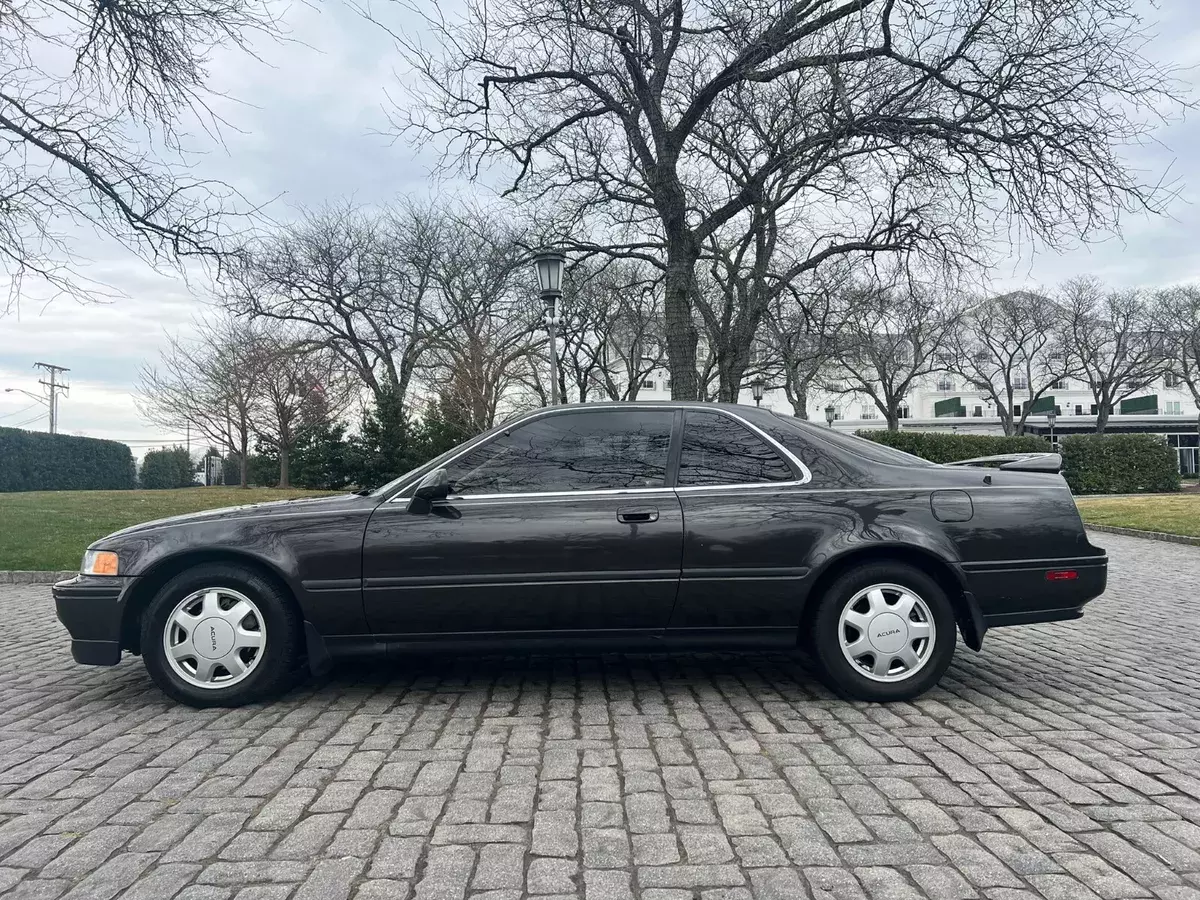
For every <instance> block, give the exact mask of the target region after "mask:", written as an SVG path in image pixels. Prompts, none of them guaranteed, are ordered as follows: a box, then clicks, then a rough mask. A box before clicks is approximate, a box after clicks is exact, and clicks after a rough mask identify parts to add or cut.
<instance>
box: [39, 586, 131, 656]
mask: <svg viewBox="0 0 1200 900" xmlns="http://www.w3.org/2000/svg"><path fill="white" fill-rule="evenodd" d="M134 580H135V579H133V578H126V577H120V576H118V577H101V576H92V575H76V576H75V577H74V578H72V579H70V580H68V581H60V582H59V583H58V584H56V585H54V588H53V594H54V608H55V611H56V612H57V614H58V621H60V622H62V623H63V625H64V626H66V629H67V631H68V632H69V633H70V635H71V655H72V656H73V657H74V658H75V661H76V662H77V663H82V664H83V665H87V666H115V665H116V664H117V663H118V662H119V661H120V659H121V618H122V615H123V614H124V612H125V600H126V597H127V596H128V594H129V589H130V587H132V585H133V582H134Z"/></svg>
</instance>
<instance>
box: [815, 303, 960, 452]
mask: <svg viewBox="0 0 1200 900" xmlns="http://www.w3.org/2000/svg"><path fill="white" fill-rule="evenodd" d="M842 302H843V303H844V304H845V308H846V310H847V312H846V320H845V322H844V323H843V326H842V329H841V334H840V335H839V337H838V340H837V342H836V346H835V350H834V354H833V356H834V361H835V368H834V374H835V376H836V377H837V379H839V381H840V384H841V386H840V389H839V390H838V392H839V393H842V394H851V393H862V394H865V395H866V396H867V397H869V398H870V399H871V400H872V401H873V402H874V404H875V406H876V407H877V408H878V409H879V411H880V412H881V413H883V417H884V418H885V419H886V420H887V427H888V429H889V430H890V431H896V430H898V429H899V428H900V409H901V407H902V406H903V404H904V402H905V398H906V397H907V396H908V394H909V392H910V391H911V389H912V386H913V385H914V384H915V383H917V382H918V381H919V380H920V379H922V378H924V377H925V376H927V375H929V374H931V373H932V372H934V371H936V370H937V368H938V356H939V354H940V353H941V352H942V351H943V350H944V349H945V348H946V347H947V345H948V343H949V341H950V336H951V334H952V330H953V328H954V327H955V323H956V322H957V318H958V312H957V310H956V308H955V304H954V303H953V302H952V301H951V300H950V299H948V298H946V297H944V296H942V295H941V294H940V293H939V292H937V291H936V290H932V289H930V288H927V287H924V286H922V285H919V284H916V283H913V282H912V281H908V282H901V283H898V284H881V283H879V282H866V283H862V284H859V285H856V286H852V287H851V288H850V289H849V290H848V291H847V292H846V295H845V297H844V298H843V300H842Z"/></svg>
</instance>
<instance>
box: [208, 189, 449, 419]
mask: <svg viewBox="0 0 1200 900" xmlns="http://www.w3.org/2000/svg"><path fill="white" fill-rule="evenodd" d="M442 248H443V239H442V235H441V221H440V213H438V212H436V211H434V210H433V209H432V208H429V207H424V206H420V205H418V204H415V203H405V204H402V205H401V206H400V207H398V208H397V209H394V210H391V211H389V212H386V213H375V212H368V211H366V210H362V209H359V208H356V207H354V206H353V205H351V204H347V203H344V204H340V205H335V206H329V207H325V208H324V209H321V210H318V211H316V212H305V213H304V214H303V215H302V216H301V218H300V221H299V222H297V223H295V224H294V225H291V226H288V227H285V228H283V229H281V230H280V231H279V232H278V233H276V234H274V235H271V236H268V237H266V238H264V239H262V240H259V241H257V242H256V243H254V244H253V245H251V246H250V247H248V248H247V250H246V251H245V253H244V254H243V256H242V259H241V261H240V263H239V265H238V266H237V267H236V269H235V270H233V271H232V272H231V275H230V277H229V278H228V279H226V282H225V285H224V297H223V299H224V303H225V306H226V308H227V309H230V310H231V311H233V312H235V313H238V314H240V315H244V316H249V317H251V318H255V319H267V320H275V321H277V322H283V323H286V324H288V325H290V326H294V327H298V328H300V329H302V330H303V332H304V333H305V335H306V336H307V339H308V340H309V341H310V343H311V344H312V345H313V346H320V347H324V348H327V349H328V350H329V351H331V352H332V353H334V354H336V355H337V356H338V357H339V358H340V359H341V360H342V362H343V363H344V364H345V366H346V367H347V368H348V369H349V370H350V371H352V372H354V373H355V374H356V375H357V377H358V379H359V381H360V382H361V383H362V385H363V386H364V387H365V388H367V389H368V390H370V391H371V393H372V394H373V395H374V396H375V397H376V399H378V398H379V397H380V396H382V395H383V394H387V393H390V392H395V394H396V395H397V396H399V397H400V398H401V399H402V400H403V399H404V397H405V396H406V394H407V392H408V389H409V386H410V383H411V381H412V377H413V372H414V371H415V369H416V367H417V364H418V361H419V360H420V358H421V354H422V352H423V351H424V349H425V344H424V343H423V341H422V338H423V336H424V333H425V326H426V322H425V317H426V314H427V311H426V306H427V304H428V302H429V297H430V290H431V284H432V280H433V267H434V265H435V262H436V261H437V258H438V256H439V254H440V253H441V250H442Z"/></svg>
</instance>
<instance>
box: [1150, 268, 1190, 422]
mask: <svg viewBox="0 0 1200 900" xmlns="http://www.w3.org/2000/svg"><path fill="white" fill-rule="evenodd" d="M1154 317H1155V319H1156V322H1157V325H1156V328H1155V330H1156V331H1157V332H1158V334H1159V335H1161V336H1162V340H1163V349H1164V352H1165V355H1166V364H1167V371H1168V372H1169V373H1170V374H1171V375H1172V376H1174V378H1176V379H1177V380H1178V381H1179V383H1180V384H1182V385H1184V386H1186V387H1187V389H1188V391H1189V393H1191V395H1192V402H1194V403H1195V404H1196V408H1197V409H1198V410H1200V287H1197V286H1196V285H1186V286H1183V287H1176V288H1169V289H1166V290H1162V291H1159V292H1158V293H1157V294H1156V296H1155V298H1154ZM1196 428H1197V430H1200V416H1198V417H1197V423H1196Z"/></svg>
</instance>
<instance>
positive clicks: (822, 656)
mask: <svg viewBox="0 0 1200 900" xmlns="http://www.w3.org/2000/svg"><path fill="white" fill-rule="evenodd" d="M880 584H889V585H898V586H900V587H903V588H905V589H907V590H909V591H911V592H912V593H914V594H915V595H916V596H917V597H919V598H920V599H921V600H923V601H924V602H925V605H926V606H927V607H928V609H929V613H930V617H931V619H932V622H933V625H934V630H933V639H932V641H931V643H932V647H931V648H930V650H929V654H928V656H927V657H925V658H924V663H923V664H922V665H920V667H919V668H917V669H916V670H915V671H914V672H913V673H912V674H911V675H909V676H908V677H906V678H904V679H903V680H897V681H887V682H885V681H877V680H874V679H873V678H871V677H870V676H869V675H867V674H865V672H864V671H863V670H862V669H860V668H859V667H858V666H856V665H855V664H853V663H851V662H850V660H849V659H847V658H846V655H845V653H843V651H842V647H841V642H840V635H839V629H840V628H841V626H840V624H839V620H840V617H841V614H842V610H843V609H844V608H845V607H846V605H847V604H848V603H849V602H850V601H851V600H852V599H853V598H854V596H855V595H856V594H858V593H859V592H860V591H863V590H864V589H866V588H869V587H872V586H874V585H880ZM875 621H878V620H875ZM850 633H851V634H853V632H850ZM808 637H809V640H808V642H807V648H808V649H809V650H810V652H811V654H812V659H813V661H814V662H815V663H816V667H817V671H818V673H819V674H820V675H821V679H822V680H823V681H824V682H825V684H826V685H828V687H829V688H830V690H832V691H834V692H835V693H837V694H840V695H841V696H843V697H847V698H849V699H852V700H867V701H871V702H876V703H888V702H891V701H895V700H911V699H913V698H914V697H919V696H920V695H921V694H923V693H925V692H926V691H927V690H929V689H930V688H931V687H933V686H934V685H935V684H937V683H938V681H939V680H941V677H942V675H943V674H945V672H946V669H947V667H948V666H949V665H950V660H951V659H952V658H953V657H954V647H955V644H956V642H957V639H958V635H957V626H956V621H955V617H954V608H953V607H952V606H951V604H950V598H949V597H947V596H946V592H945V591H943V590H942V588H941V586H940V585H938V583H937V582H936V581H935V580H934V579H933V578H931V577H930V576H929V575H927V574H926V573H925V572H922V571H921V570H920V569H917V568H914V567H913V566H910V565H906V564H904V563H899V562H873V563H868V564H866V565H863V566H860V567H858V568H854V569H851V570H850V571H848V572H846V573H845V574H844V575H842V576H840V577H839V578H838V579H837V580H836V581H835V582H834V583H833V584H831V585H830V586H829V589H828V590H826V591H825V592H824V595H823V596H822V597H821V598H820V599H819V600H818V601H817V609H816V614H815V616H814V617H813V619H812V630H811V633H810V635H809V636H808ZM897 665H898V666H899V664H898V663H897Z"/></svg>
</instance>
